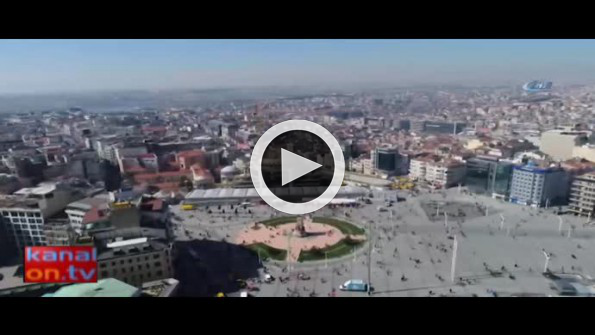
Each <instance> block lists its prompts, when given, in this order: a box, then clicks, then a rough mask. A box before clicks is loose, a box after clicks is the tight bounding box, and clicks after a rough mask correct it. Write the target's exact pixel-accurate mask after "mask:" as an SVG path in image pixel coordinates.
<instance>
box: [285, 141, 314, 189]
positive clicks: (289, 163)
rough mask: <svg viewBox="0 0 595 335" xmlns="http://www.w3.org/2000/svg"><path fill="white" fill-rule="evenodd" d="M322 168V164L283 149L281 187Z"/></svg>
mask: <svg viewBox="0 0 595 335" xmlns="http://www.w3.org/2000/svg"><path fill="white" fill-rule="evenodd" d="M321 166H322V165H321V164H318V163H316V162H314V161H311V160H309V159H307V158H304V157H302V156H300V155H296V154H294V153H293V152H291V151H287V150H285V149H281V186H285V185H286V184H287V183H291V182H292V181H294V180H296V179H298V178H299V177H301V176H303V175H305V174H308V173H310V172H312V171H314V170H316V169H318V168H319V167H321Z"/></svg>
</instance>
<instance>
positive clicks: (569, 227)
mask: <svg viewBox="0 0 595 335" xmlns="http://www.w3.org/2000/svg"><path fill="white" fill-rule="evenodd" d="M571 228H572V227H571V226H570V225H568V235H567V236H566V238H570V229H571Z"/></svg>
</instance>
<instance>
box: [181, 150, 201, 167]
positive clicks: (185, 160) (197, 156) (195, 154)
mask: <svg viewBox="0 0 595 335" xmlns="http://www.w3.org/2000/svg"><path fill="white" fill-rule="evenodd" d="M176 162H177V163H178V166H179V168H180V169H181V170H188V169H190V167H191V166H192V165H195V164H198V165H200V166H202V167H204V166H205V164H206V157H205V152H204V151H202V150H188V151H182V152H179V153H178V154H176Z"/></svg>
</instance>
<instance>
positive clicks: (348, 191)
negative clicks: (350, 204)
mask: <svg viewBox="0 0 595 335" xmlns="http://www.w3.org/2000/svg"><path fill="white" fill-rule="evenodd" d="M325 189H326V187H316V186H311V187H292V188H290V189H287V192H288V193H291V194H293V195H300V194H304V195H308V194H320V193H322V192H324V190H325ZM367 193H368V192H367V191H366V189H364V188H363V187H356V186H341V188H340V189H339V192H338V193H337V197H345V196H349V195H360V194H367ZM230 198H231V199H246V198H254V199H256V198H260V196H259V195H258V193H257V192H256V189H254V188H213V189H208V190H194V191H192V192H190V193H188V194H187V195H186V199H188V200H204V199H230Z"/></svg>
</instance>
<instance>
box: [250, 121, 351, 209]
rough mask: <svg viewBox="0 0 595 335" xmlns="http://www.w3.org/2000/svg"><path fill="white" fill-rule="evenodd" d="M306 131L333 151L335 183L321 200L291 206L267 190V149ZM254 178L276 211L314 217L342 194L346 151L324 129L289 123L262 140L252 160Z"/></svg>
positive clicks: (271, 131)
mask: <svg viewBox="0 0 595 335" xmlns="http://www.w3.org/2000/svg"><path fill="white" fill-rule="evenodd" d="M295 130H302V131H307V132H309V133H312V134H314V135H316V136H318V137H320V139H322V140H323V141H324V143H325V144H326V145H327V146H328V147H329V149H330V151H331V153H332V155H333V161H334V164H335V171H334V173H333V179H332V180H331V183H330V185H329V186H328V187H327V189H326V190H325V191H324V192H323V193H322V194H321V195H320V196H318V197H317V198H315V199H313V200H310V201H308V202H303V203H293V202H288V201H285V200H283V199H280V198H279V197H277V196H276V195H275V194H274V193H273V192H271V190H269V188H268V187H267V185H266V183H265V181H264V177H263V175H262V158H263V156H264V152H265V150H266V148H267V147H268V146H269V144H271V142H272V141H273V140H274V139H275V138H277V137H278V136H279V135H281V134H284V133H286V132H289V131H295ZM250 176H251V178H252V183H253V184H254V188H255V189H256V192H257V193H258V195H260V197H261V198H262V200H264V201H265V202H266V203H267V204H269V206H271V207H273V208H274V209H276V210H278V211H281V212H284V213H287V214H292V215H303V214H307V213H312V212H314V211H317V210H319V209H321V208H322V207H324V206H325V205H326V204H328V203H329V202H330V201H331V200H333V198H334V197H335V196H336V195H337V193H338V192H339V189H340V188H341V185H342V184H343V178H344V177H345V160H344V159H343V150H342V149H341V145H339V142H338V141H337V139H335V137H334V136H333V135H332V134H331V133H330V132H329V131H328V130H326V128H324V127H323V126H321V125H319V124H316V123H314V122H311V121H306V120H289V121H283V122H280V123H277V124H276V125H274V126H272V127H271V128H270V129H269V130H267V131H265V132H264V134H262V136H261V137H260V138H259V139H258V141H257V142H256V145H255V146H254V149H253V150H252V157H251V158H250Z"/></svg>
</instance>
